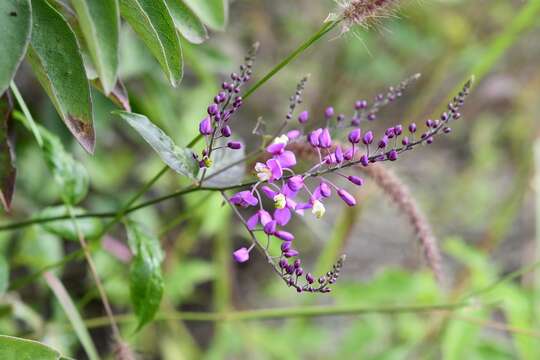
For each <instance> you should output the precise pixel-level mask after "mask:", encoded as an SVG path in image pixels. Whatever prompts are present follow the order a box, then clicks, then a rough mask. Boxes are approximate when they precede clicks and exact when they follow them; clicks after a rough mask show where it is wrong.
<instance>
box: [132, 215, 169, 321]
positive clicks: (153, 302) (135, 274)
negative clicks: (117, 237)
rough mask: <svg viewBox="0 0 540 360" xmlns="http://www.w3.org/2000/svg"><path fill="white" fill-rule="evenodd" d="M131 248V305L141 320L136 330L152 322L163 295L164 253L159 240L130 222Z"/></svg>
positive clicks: (141, 227)
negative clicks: (162, 268) (162, 269)
mask: <svg viewBox="0 0 540 360" xmlns="http://www.w3.org/2000/svg"><path fill="white" fill-rule="evenodd" d="M126 229H127V233H128V241H129V247H130V249H131V251H132V252H133V255H134V258H133V260H132V263H131V269H130V274H129V278H130V292H131V302H132V304H133V308H134V310H135V314H136V315H137V318H138V320H139V323H138V326H137V329H138V330H139V329H141V328H142V327H143V326H144V325H146V324H147V323H148V322H150V321H151V320H152V319H153V318H154V316H155V314H156V312H157V311H158V310H159V305H160V303H161V297H162V296H163V287H164V283H163V276H162V274H161V262H162V261H163V253H162V251H161V246H160V244H159V239H157V238H156V237H155V236H154V235H153V234H151V233H150V232H149V231H148V230H147V229H146V228H144V226H143V225H141V224H138V223H135V222H127V223H126Z"/></svg>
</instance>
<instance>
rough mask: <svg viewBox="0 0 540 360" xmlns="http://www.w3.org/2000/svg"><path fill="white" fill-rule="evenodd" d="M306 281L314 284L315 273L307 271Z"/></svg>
mask: <svg viewBox="0 0 540 360" xmlns="http://www.w3.org/2000/svg"><path fill="white" fill-rule="evenodd" d="M306 281H307V282H308V284H313V282H314V281H315V278H314V277H313V275H311V273H307V274H306Z"/></svg>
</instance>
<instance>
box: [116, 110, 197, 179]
mask: <svg viewBox="0 0 540 360" xmlns="http://www.w3.org/2000/svg"><path fill="white" fill-rule="evenodd" d="M113 114H115V115H118V116H120V117H121V118H122V119H124V120H125V121H127V122H128V124H129V125H131V127H133V128H134V129H135V130H136V131H137V132H138V133H139V134H140V135H141V136H142V137H143V138H144V140H146V142H147V143H148V144H150V146H152V148H153V149H154V150H155V151H156V152H157V153H158V155H159V156H160V157H161V159H162V160H163V161H164V162H165V164H167V165H168V166H169V167H170V168H171V169H173V170H174V171H176V172H177V173H179V174H182V175H184V176H187V177H189V178H191V179H195V176H196V175H197V173H198V171H199V166H198V164H197V161H196V160H195V158H194V157H193V152H191V150H189V149H186V148H181V147H178V146H176V145H175V144H174V142H173V141H172V139H171V138H170V137H169V136H167V134H165V133H164V132H163V131H162V130H161V129H160V128H158V127H157V126H156V125H154V124H153V123H152V122H151V121H150V120H149V119H148V118H147V117H146V116H144V115H140V114H135V113H130V112H127V111H113Z"/></svg>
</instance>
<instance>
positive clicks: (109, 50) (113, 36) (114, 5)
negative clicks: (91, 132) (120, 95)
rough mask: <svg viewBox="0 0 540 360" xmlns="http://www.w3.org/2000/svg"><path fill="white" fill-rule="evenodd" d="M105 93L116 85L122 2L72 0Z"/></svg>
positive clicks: (114, 0)
mask: <svg viewBox="0 0 540 360" xmlns="http://www.w3.org/2000/svg"><path fill="white" fill-rule="evenodd" d="M71 3H72V4H73V8H74V9H75V12H76V13H77V18H78V20H79V24H80V27H81V32H82V34H83V36H84V39H85V41H86V45H87V46H88V50H89V51H90V56H91V57H92V60H93V62H94V65H95V67H96V70H97V72H98V74H99V78H100V80H101V83H102V84H103V89H104V90H105V94H106V95H108V94H109V93H110V92H111V91H112V90H113V89H114V87H115V85H116V75H117V70H118V42H119V33H120V15H119V13H120V11H119V8H118V0H100V1H95V0H71Z"/></svg>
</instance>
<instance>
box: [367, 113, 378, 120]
mask: <svg viewBox="0 0 540 360" xmlns="http://www.w3.org/2000/svg"><path fill="white" fill-rule="evenodd" d="M367 119H368V120H369V121H373V120H375V119H377V115H375V114H373V113H371V114H369V115H368V116H367Z"/></svg>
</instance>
